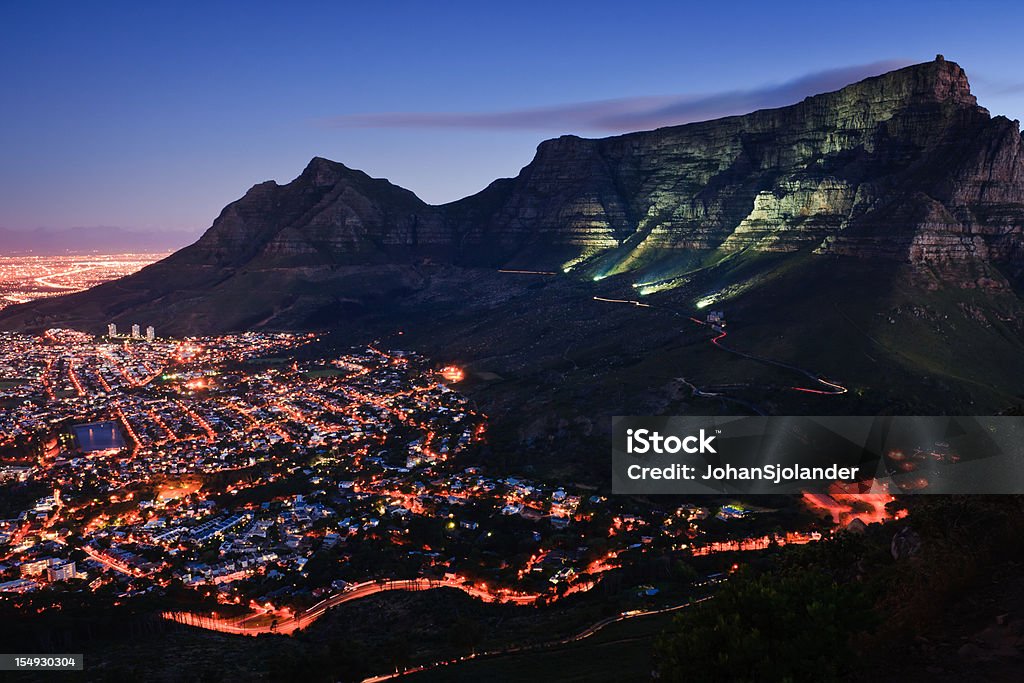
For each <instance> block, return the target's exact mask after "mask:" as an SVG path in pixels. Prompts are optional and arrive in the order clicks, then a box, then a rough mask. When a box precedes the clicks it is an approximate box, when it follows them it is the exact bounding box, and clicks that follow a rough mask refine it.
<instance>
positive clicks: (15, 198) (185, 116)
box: [0, 0, 1024, 248]
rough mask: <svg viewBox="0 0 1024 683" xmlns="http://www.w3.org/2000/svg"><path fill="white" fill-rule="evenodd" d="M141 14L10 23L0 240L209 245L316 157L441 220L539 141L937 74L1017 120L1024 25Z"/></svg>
mask: <svg viewBox="0 0 1024 683" xmlns="http://www.w3.org/2000/svg"><path fill="white" fill-rule="evenodd" d="M143 4H147V3H138V2H132V3H127V2H126V3H113V2H107V3H78V2H75V3H70V2H69V3H48V2H22V3H15V2H5V3H4V5H3V8H2V10H0V26H2V27H3V34H2V36H3V40H2V41H0V56H2V63H3V67H2V68H3V84H4V86H3V88H2V90H0V111H2V112H3V114H2V116H3V125H2V126H0V149H2V156H0V227H3V228H14V229H20V228H34V227H40V226H44V227H50V228H67V227H74V226H99V225H103V226H118V227H124V228H132V229H145V230H163V229H166V230H183V229H184V230H190V231H193V232H194V233H196V234H198V233H199V232H200V231H201V230H203V229H205V228H207V227H208V226H209V225H210V223H211V222H212V221H213V219H214V218H215V217H216V215H217V213H218V212H219V211H220V209H221V208H222V207H223V206H224V205H225V204H227V203H228V202H230V201H233V200H234V199H237V198H238V197H240V196H241V195H242V194H243V193H244V192H245V190H246V189H248V188H249V187H250V186H251V185H253V184H254V183H257V182H261V181H263V180H267V179H274V180H277V181H278V182H281V183H284V182H287V181H289V180H291V179H292V178H293V177H294V176H296V175H297V174H298V173H299V172H300V171H301V170H302V168H303V167H304V166H305V165H306V163H307V162H308V160H309V159H310V158H311V157H313V156H317V155H319V156H325V157H328V158H331V159H334V160H337V161H341V162H343V163H345V164H346V165H348V166H351V167H355V168H360V169H362V170H365V171H366V172H368V173H369V174H370V175H373V176H376V177H386V178H388V179H389V180H391V181H392V182H394V183H396V184H398V185H401V186H403V187H407V188H409V189H411V190H413V191H414V192H416V193H417V194H418V195H419V196H420V197H421V198H423V199H424V200H426V201H428V202H431V203H442V202H446V201H451V200H454V199H457V198H459V197H462V196H465V195H467V194H470V193H473V192H476V191H478V190H480V189H481V188H483V187H484V186H486V185H487V184H488V183H489V182H490V181H491V180H493V179H494V178H497V177H504V176H513V175H515V174H516V173H517V172H518V171H519V169H520V168H521V167H522V166H523V165H525V164H526V163H528V162H529V161H530V159H531V158H532V156H533V152H534V149H535V148H536V146H537V143H538V142H540V141H541V140H543V139H545V138H549V137H553V136H557V135H559V134H563V133H576V134H580V135H584V136H603V135H610V134H614V133H616V132H625V131H628V130H634V129H643V128H651V127H656V126H659V125H668V124H670V123H673V122H685V121H690V120H698V119H703V118H711V117H717V116H721V115H725V114H731V113H743V112H745V111H749V110H751V109H756V108H761V107H766V106H781V105H784V104H788V103H792V102H796V101H799V100H800V99H802V98H803V97H804V96H806V95H809V94H812V93H814V92H817V91H820V90H834V89H836V88H838V87H840V86H841V85H843V84H844V83H846V82H850V81H855V80H859V79H860V78H863V77H865V76H868V75H873V74H876V73H881V72H883V71H886V70H888V69H891V68H894V67H896V66H900V65H904V64H910V63H914V62H921V61H928V60H931V59H934V57H935V54H936V53H939V52H941V53H943V54H944V55H945V56H946V58H947V59H950V60H953V61H956V62H959V63H960V64H961V65H962V66H963V67H964V68H965V69H966V70H967V74H968V76H969V77H970V79H971V83H972V86H973V89H974V92H975V94H976V95H977V96H978V99H979V102H980V103H981V104H982V105H983V106H985V107H987V108H988V109H989V110H990V111H991V112H992V113H993V114H1003V115H1006V116H1008V117H1010V118H1024V72H1022V70H1021V67H1020V65H1021V59H1020V53H1019V47H1018V46H1019V44H1020V30H1021V25H1022V22H1024V5H1021V4H1019V3H1011V2H1005V3H997V2H991V3H984V2H975V3H969V4H968V3H955V2H941V1H936V0H929V1H928V2H885V3H873V2H859V3H832V2H821V1H820V0H818V1H817V2H806V3H803V2H788V3H747V4H744V3H741V2H715V3H696V2H678V1H676V2H666V3H625V2H618V3H600V2H595V1H594V0H590V1H588V2H579V3H568V2H551V1H550V0H548V1H547V2H543V3H536V4H534V5H531V4H530V3H526V2H518V3H500V4H498V3H486V2H474V3H457V2H447V3H423V2H409V3H401V2H393V3H388V4H387V6H386V7H380V6H378V7H373V5H375V4H376V5H381V4H382V3H355V2H353V3H337V2H335V3H323V4H321V5H317V4H316V3H313V2H305V3H299V4H289V3H280V2H278V3H266V4H264V5H261V4H260V3H256V2H248V3H235V4H228V3H217V2H206V3H202V4H195V5H194V7H191V8H186V7H187V3H175V6H174V7H172V6H171V3H166V5H167V7H166V8H165V9H154V8H149V7H142V6H140V5H143ZM0 248H2V245H0Z"/></svg>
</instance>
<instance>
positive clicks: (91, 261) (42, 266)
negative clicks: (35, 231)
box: [0, 253, 167, 310]
mask: <svg viewBox="0 0 1024 683" xmlns="http://www.w3.org/2000/svg"><path fill="white" fill-rule="evenodd" d="M164 256H167V253H157V254H89V255H63V256H52V255H32V254H25V255H20V256H8V255H5V254H0V310H2V309H3V308H6V307H7V306H10V305H12V304H23V303H26V302H28V301H34V300H36V299H42V298H45V297H51V296H59V295H61V294H69V293H72V292H81V291H83V290H86V289H89V288H90V287H95V286H96V285H98V284H101V283H103V282H107V281H109V280H116V279H117V278H119V277H124V276H125V275H131V274H132V273H134V272H136V271H138V270H140V269H142V268H144V267H146V266H148V265H149V264H150V263H153V262H154V261H157V260H159V259H161V258H163V257H164Z"/></svg>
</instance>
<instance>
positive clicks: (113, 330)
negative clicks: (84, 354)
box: [107, 323, 117, 337]
mask: <svg viewBox="0 0 1024 683" xmlns="http://www.w3.org/2000/svg"><path fill="white" fill-rule="evenodd" d="M107 336H108V337H116V336H117V325H115V324H114V323H110V324H109V325H107Z"/></svg>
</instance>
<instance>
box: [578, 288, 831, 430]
mask: <svg viewBox="0 0 1024 683" xmlns="http://www.w3.org/2000/svg"><path fill="white" fill-rule="evenodd" d="M593 300H594V301H601V302H605V303H612V304H625V305H629V306H636V307H638V308H652V309H656V310H660V311H666V312H668V313H671V314H672V315H674V316H677V317H686V318H687V319H688V320H689V321H690V322H692V323H694V324H696V325H700V326H702V327H708V328H710V329H712V330H714V331H715V332H716V333H717V334H716V336H715V337H713V338H712V339H711V343H712V344H714V345H715V346H717V347H718V348H720V349H722V350H723V351H726V352H728V353H732V354H735V355H737V356H740V357H742V358H747V359H749V360H753V361H757V362H758V363H764V364H766V365H774V366H776V367H780V368H783V369H786V370H791V371H793V372H796V373H799V374H801V375H804V376H805V377H807V378H808V379H811V380H813V381H815V382H817V383H818V385H819V387H820V388H814V387H805V386H790V387H787V389H789V390H791V391H800V392H803V393H806V394H820V395H823V396H837V395H839V394H845V393H846V392H847V391H848V389H847V388H846V387H844V386H843V385H841V384H839V383H837V382H834V381H832V380H829V379H825V378H824V377H822V376H821V375H819V374H817V373H816V372H812V371H810V370H807V369H806V368H801V367H800V366H798V365H793V364H792V363H786V362H784V361H780V360H775V359H774V358H766V357H765V356H758V355H756V354H753V353H747V352H745V351H739V350H737V349H735V348H733V347H731V346H726V345H725V344H723V343H722V340H723V339H725V338H726V337H727V336H729V333H728V332H726V330H725V328H724V327H722V326H720V325H714V324H712V323H709V322H705V321H703V320H700V319H698V318H694V317H693V316H689V315H686V316H684V314H682V313H680V312H678V311H676V310H673V309H671V308H668V307H667V306H656V305H654V304H648V303H644V302H642V301H638V300H636V299H613V298H608V297H603V296H595V297H593ZM683 381H684V382H685V383H686V385H687V386H689V387H690V389H691V391H692V392H693V395H694V396H702V397H715V398H719V399H721V400H725V401H732V402H734V403H738V404H740V405H743V406H744V407H746V408H748V409H750V410H753V411H754V412H756V413H758V414H760V415H763V414H764V413H763V412H762V411H761V409H760V408H758V407H757V406H755V405H753V404H752V403H749V402H747V401H744V400H742V399H738V398H734V397H731V396H727V395H725V394H722V393H718V392H707V391H704V390H702V389H700V388H699V387H697V386H695V385H694V384H692V383H691V382H689V381H687V380H686V379H685V378H684V379H683Z"/></svg>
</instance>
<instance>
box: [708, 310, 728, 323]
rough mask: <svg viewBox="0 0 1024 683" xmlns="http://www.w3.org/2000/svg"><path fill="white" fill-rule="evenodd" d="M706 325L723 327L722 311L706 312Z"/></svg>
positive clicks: (723, 315)
mask: <svg viewBox="0 0 1024 683" xmlns="http://www.w3.org/2000/svg"><path fill="white" fill-rule="evenodd" d="M708 325H721V326H724V325H725V313H723V312H722V311H708Z"/></svg>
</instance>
